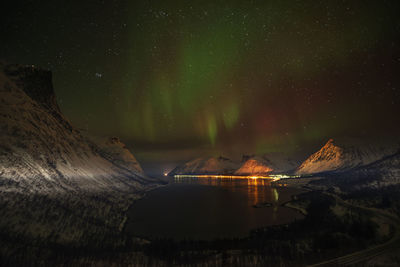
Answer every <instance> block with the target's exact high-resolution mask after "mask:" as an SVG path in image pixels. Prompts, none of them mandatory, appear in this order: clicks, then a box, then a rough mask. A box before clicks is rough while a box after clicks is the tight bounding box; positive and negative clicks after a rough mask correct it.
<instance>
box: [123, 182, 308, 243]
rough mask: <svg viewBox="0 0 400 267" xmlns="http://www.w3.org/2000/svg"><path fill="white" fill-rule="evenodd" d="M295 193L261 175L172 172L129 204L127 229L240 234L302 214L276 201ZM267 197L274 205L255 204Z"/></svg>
mask: <svg viewBox="0 0 400 267" xmlns="http://www.w3.org/2000/svg"><path fill="white" fill-rule="evenodd" d="M298 193H301V191H300V190H299V189H296V188H287V187H273V186H271V185H270V182H269V181H268V180H263V179H215V178H180V179H176V178H175V179H174V178H173V179H171V183H170V184H169V185H168V186H166V187H163V188H159V189H156V190H154V191H151V192H149V193H148V194H147V196H146V197H144V198H143V199H141V200H138V201H137V202H136V203H135V204H134V205H132V206H131V208H130V209H129V211H128V218H129V219H128V221H127V224H126V231H127V232H128V233H132V234H135V235H137V236H143V237H150V238H152V237H153V238H154V237H156V238H157V237H163V238H174V239H185V238H190V239H208V240H210V239H215V238H224V237H227V238H233V237H244V236H246V235H248V234H249V231H250V230H251V229H255V228H259V227H263V226H268V225H276V224H284V223H288V222H291V221H293V220H295V219H300V218H302V217H303V216H302V215H301V214H300V213H298V212H297V211H295V210H292V209H289V208H286V207H282V206H280V205H281V204H282V203H284V202H286V201H288V200H290V196H291V195H293V194H298ZM265 202H268V203H271V204H272V206H271V207H263V208H255V207H254V205H257V204H260V203H265Z"/></svg>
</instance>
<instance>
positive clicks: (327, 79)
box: [0, 0, 400, 166]
mask: <svg viewBox="0 0 400 267" xmlns="http://www.w3.org/2000/svg"><path fill="white" fill-rule="evenodd" d="M9 2H11V1H9ZM1 5H2V6H1V10H3V12H2V16H1V17H0V22H1V24H0V25H1V29H0V34H1V35H0V36H1V42H0V58H2V59H5V60H6V61H8V62H12V63H22V64H35V65H37V66H40V67H42V68H46V69H50V70H52V72H53V78H54V86H55V91H56V95H57V100H58V102H59V105H60V107H61V109H62V111H63V113H64V114H65V115H66V116H67V117H68V118H69V119H70V120H71V121H72V122H73V124H74V125H76V126H77V127H79V128H80V129H84V130H87V131H89V132H90V133H93V134H96V135H112V136H119V137H120V139H121V140H123V141H124V142H125V143H127V144H128V146H129V147H130V148H132V150H133V152H134V153H135V155H136V156H137V157H138V158H139V160H140V161H142V162H144V164H145V165H146V164H148V166H152V164H153V165H154V164H161V163H162V164H166V163H167V162H172V161H182V160H187V159H190V158H191V157H194V156H196V155H219V154H231V155H232V154H235V155H238V154H241V153H256V154H262V153H268V152H274V151H284V152H288V153H291V152H294V151H297V150H302V151H305V150H306V148H308V149H315V147H316V146H319V145H321V143H324V142H325V141H326V140H327V139H328V138H330V137H333V138H334V137H339V136H367V137H372V138H386V137H387V136H389V137H390V136H398V135H399V133H400V119H399V114H400V112H399V111H400V103H399V100H400V75H399V73H400V40H399V36H400V16H398V14H400V8H399V4H398V1H384V0H382V1H347V0H341V1H339V0H337V1H329V0H323V1H307V0H302V1H300V0H299V1H295V0H292V1H261V0H260V1H256V0H248V1H221V0H212V1H173V0H171V1H169V0H159V1H152V0H147V1H111V0H110V1H14V2H13V3H7V6H5V4H4V3H2V4H1Z"/></svg>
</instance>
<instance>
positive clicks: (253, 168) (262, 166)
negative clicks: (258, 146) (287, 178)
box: [235, 156, 274, 175]
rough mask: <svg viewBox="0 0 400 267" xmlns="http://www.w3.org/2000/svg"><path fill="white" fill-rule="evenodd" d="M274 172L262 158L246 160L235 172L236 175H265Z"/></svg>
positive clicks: (256, 157)
mask: <svg viewBox="0 0 400 267" xmlns="http://www.w3.org/2000/svg"><path fill="white" fill-rule="evenodd" d="M272 171H274V169H273V168H272V166H270V165H269V164H268V162H267V161H266V160H264V159H263V158H262V157H258V156H255V157H251V158H249V159H247V160H246V161H245V162H244V163H243V164H242V165H241V166H240V168H239V169H237V170H236V171H235V174H236V175H265V174H268V173H271V172H272Z"/></svg>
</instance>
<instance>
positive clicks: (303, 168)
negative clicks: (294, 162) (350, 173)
mask: <svg viewBox="0 0 400 267" xmlns="http://www.w3.org/2000/svg"><path fill="white" fill-rule="evenodd" d="M398 149H399V147H398V144H395V145H393V144H391V145H385V144H371V143H369V144H366V143H358V142H352V143H344V142H335V141H334V140H333V139H330V140H329V141H328V142H327V143H326V144H325V145H324V146H323V147H322V148H321V149H320V150H319V151H317V152H316V153H314V154H312V155H311V156H310V157H309V158H308V159H306V160H305V161H304V162H303V163H302V164H301V165H300V167H299V168H298V169H297V170H296V173H297V174H315V173H323V172H342V171H347V170H350V169H353V168H356V167H360V166H365V165H368V164H370V163H372V162H375V161H378V160H380V159H382V158H384V157H386V156H390V155H393V154H394V153H396V152H397V151H398Z"/></svg>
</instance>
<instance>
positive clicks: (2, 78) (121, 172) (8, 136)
mask: <svg viewBox="0 0 400 267" xmlns="http://www.w3.org/2000/svg"><path fill="white" fill-rule="evenodd" d="M0 103H1V105H0V122H1V123H0V193H1V194H0V207H1V208H0V218H1V219H0V234H1V236H2V238H0V239H1V240H2V241H1V242H2V243H1V244H0V245H1V247H2V249H3V250H2V251H1V252H2V255H3V256H4V255H7V256H9V255H10V254H12V252H13V248H12V245H10V244H14V242H12V243H7V240H14V239H15V237H16V236H18V238H19V239H21V240H37V239H38V240H42V241H43V240H46V242H53V243H56V244H75V245H78V246H80V245H84V244H85V243H94V244H96V245H99V244H101V245H106V244H107V243H108V241H110V240H111V239H109V238H108V239H107V238H105V236H107V235H114V236H115V235H118V233H119V231H120V230H121V229H122V227H123V225H124V222H125V220H126V216H125V214H124V212H125V210H126V209H127V207H128V206H129V205H130V204H131V203H132V201H133V200H134V199H137V198H138V197H140V196H142V195H143V192H145V191H146V190H148V189H150V188H152V187H154V186H156V185H157V184H156V183H155V181H153V180H152V179H150V178H148V177H146V176H145V174H144V173H143V171H142V169H141V167H140V165H139V163H138V162H137V161H136V159H135V157H134V156H133V155H132V154H131V153H130V152H129V150H127V149H126V147H125V145H124V144H123V143H121V142H120V141H119V140H118V139H117V138H111V139H101V140H100V139H97V140H95V139H92V138H90V137H86V136H84V135H82V133H81V132H80V131H78V130H77V129H76V128H74V127H73V126H72V125H71V123H70V122H69V121H68V120H67V119H66V118H65V117H64V116H63V114H62V113H61V111H60V109H59V107H58V105H57V103H56V98H55V94H54V90H53V86H52V80H51V73H50V72H48V71H44V70H41V69H38V68H35V67H33V66H19V65H7V64H4V63H1V64H0ZM3 242H4V243H3ZM27 242H28V241H27ZM110 242H111V243H113V242H114V241H110ZM9 245H10V246H9ZM7 247H8V248H7Z"/></svg>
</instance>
